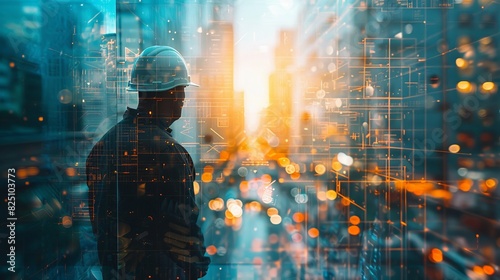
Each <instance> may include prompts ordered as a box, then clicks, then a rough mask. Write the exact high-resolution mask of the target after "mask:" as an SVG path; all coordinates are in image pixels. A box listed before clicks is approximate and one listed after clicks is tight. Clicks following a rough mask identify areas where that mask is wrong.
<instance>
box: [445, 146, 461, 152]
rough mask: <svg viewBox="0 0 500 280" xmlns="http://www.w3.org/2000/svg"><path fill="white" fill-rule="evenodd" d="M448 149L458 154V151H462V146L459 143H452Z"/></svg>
mask: <svg viewBox="0 0 500 280" xmlns="http://www.w3.org/2000/svg"><path fill="white" fill-rule="evenodd" d="M448 151H450V153H453V154H456V153H458V152H460V146H459V145H457V144H453V145H450V146H449V147H448Z"/></svg>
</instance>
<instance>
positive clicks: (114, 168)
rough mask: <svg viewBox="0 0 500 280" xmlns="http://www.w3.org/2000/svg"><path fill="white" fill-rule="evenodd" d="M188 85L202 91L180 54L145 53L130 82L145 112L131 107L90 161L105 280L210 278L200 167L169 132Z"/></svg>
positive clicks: (91, 198)
mask: <svg viewBox="0 0 500 280" xmlns="http://www.w3.org/2000/svg"><path fill="white" fill-rule="evenodd" d="M189 85H195V84H193V83H191V82H190V80H189V75H188V71H187V68H186V64H185V62H184V59H183V58H182V56H181V55H180V54H179V52H177V51H176V50H175V49H173V48H170V47H165V46H153V47H149V48H147V49H145V50H144V51H143V52H142V53H141V55H140V56H139V57H138V59H137V60H136V62H135V64H134V68H133V70H132V72H131V80H130V83H129V89H130V90H137V91H138V92H139V105H138V108H137V109H131V108H128V109H127V111H126V112H125V115H124V118H123V120H122V121H120V122H119V123H118V124H117V125H116V126H114V127H113V128H112V129H110V130H109V131H108V132H107V133H106V134H105V135H104V136H103V137H102V138H101V139H100V141H99V142H97V144H96V145H95V146H94V148H93V149H92V151H91V152H90V154H89V157H88V159H87V184H88V186H89V204H90V208H91V220H92V226H93V230H94V234H95V235H96V238H97V246H98V255H99V260H100V263H101V266H102V274H103V278H104V279H118V278H119V279H127V277H129V278H130V279H197V278H199V277H202V276H203V275H205V274H206V271H207V269H208V265H209V263H210V259H209V258H207V257H205V256H204V253H205V247H204V244H203V240H204V239H203V235H202V233H201V231H200V228H199V227H198V226H197V224H196V222H197V219H198V207H197V206H196V204H195V198H194V192H193V182H194V180H195V171H194V166H193V161H192V159H191V157H190V156H189V154H188V152H187V151H186V150H185V149H184V148H183V147H182V146H181V145H180V144H179V143H177V142H176V141H175V140H174V138H172V135H171V134H170V128H169V127H170V125H171V124H172V123H173V122H174V121H176V120H177V119H179V118H180V116H181V112H182V106H183V102H184V98H185V93H184V88H185V87H186V86H189Z"/></svg>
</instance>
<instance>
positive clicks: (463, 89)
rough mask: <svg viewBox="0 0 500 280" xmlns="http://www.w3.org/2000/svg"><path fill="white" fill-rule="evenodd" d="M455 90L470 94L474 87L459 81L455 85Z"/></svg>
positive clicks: (467, 82) (466, 82)
mask: <svg viewBox="0 0 500 280" xmlns="http://www.w3.org/2000/svg"><path fill="white" fill-rule="evenodd" d="M457 90H458V92H460V93H472V92H473V90H474V86H473V85H472V84H471V83H470V82H469V81H460V82H458V83H457Z"/></svg>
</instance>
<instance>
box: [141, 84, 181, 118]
mask: <svg viewBox="0 0 500 280" xmlns="http://www.w3.org/2000/svg"><path fill="white" fill-rule="evenodd" d="M184 88H185V86H177V87H174V88H172V89H168V90H164V91H157V92H139V107H138V108H139V109H140V110H142V111H146V112H147V113H148V114H150V115H151V117H159V118H167V119H169V120H170V121H171V122H174V121H176V120H178V119H179V118H180V117H181V114H182V107H183V106H184V99H185V97H186V93H185V92H184Z"/></svg>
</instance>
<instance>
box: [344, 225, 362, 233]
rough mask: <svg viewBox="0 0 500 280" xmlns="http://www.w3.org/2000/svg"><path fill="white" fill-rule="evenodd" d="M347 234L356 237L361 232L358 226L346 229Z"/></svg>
mask: <svg viewBox="0 0 500 280" xmlns="http://www.w3.org/2000/svg"><path fill="white" fill-rule="evenodd" d="M347 232H348V233H349V234H350V235H358V234H359V233H360V232H361V230H360V229H359V227H358V226H350V227H348V228H347Z"/></svg>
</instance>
